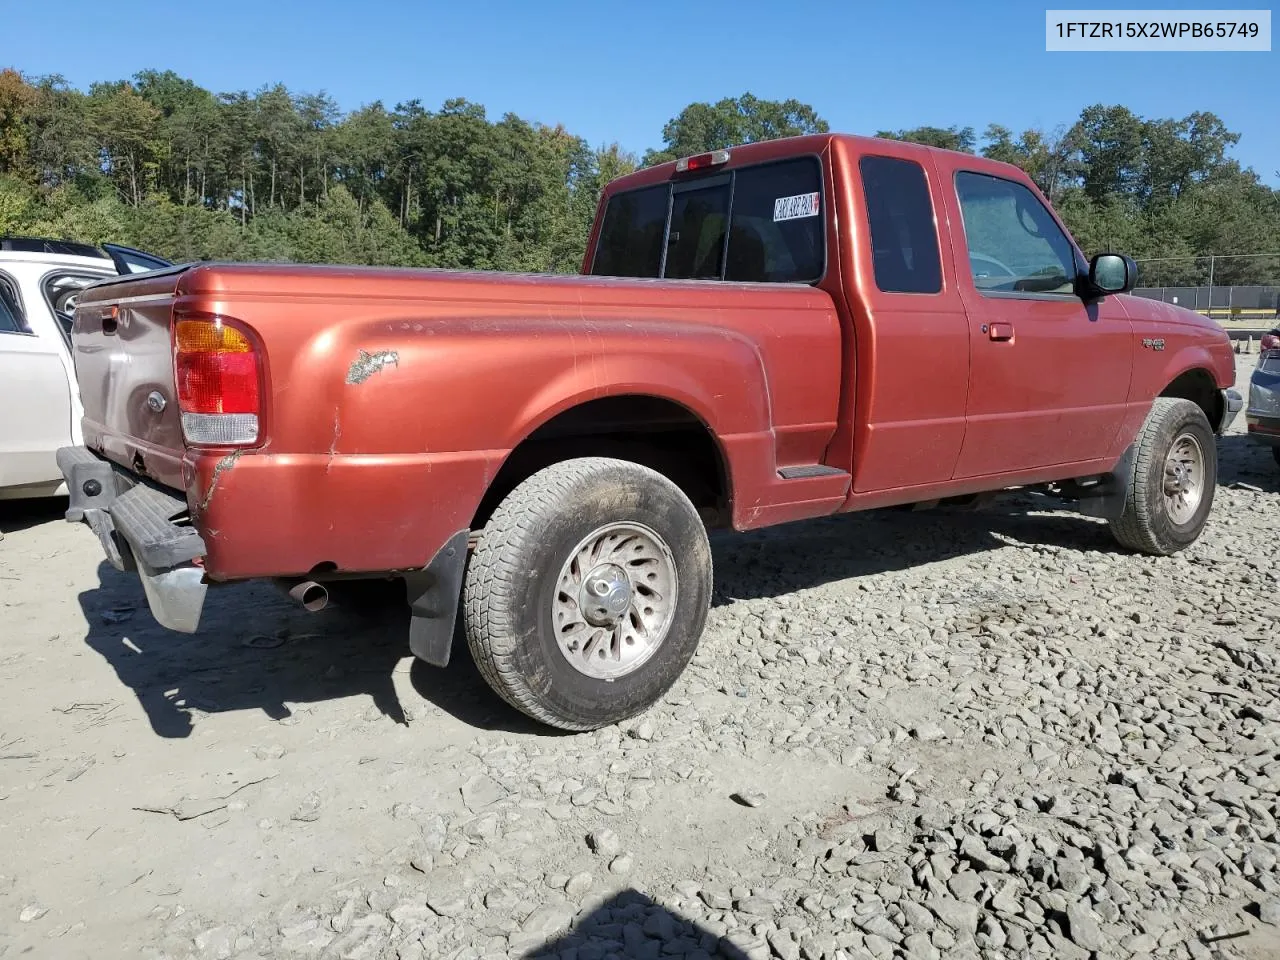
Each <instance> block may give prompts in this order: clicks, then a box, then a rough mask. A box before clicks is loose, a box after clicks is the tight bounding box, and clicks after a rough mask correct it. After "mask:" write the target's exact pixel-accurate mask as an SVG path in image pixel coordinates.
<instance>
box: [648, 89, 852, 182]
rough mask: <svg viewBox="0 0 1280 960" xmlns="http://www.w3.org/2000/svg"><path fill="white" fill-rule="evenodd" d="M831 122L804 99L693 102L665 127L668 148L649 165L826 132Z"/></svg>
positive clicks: (650, 159)
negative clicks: (727, 148)
mask: <svg viewBox="0 0 1280 960" xmlns="http://www.w3.org/2000/svg"><path fill="white" fill-rule="evenodd" d="M828 129H829V127H828V126H827V122H826V121H825V120H823V119H822V118H821V117H819V116H818V114H817V111H815V110H814V109H813V107H811V106H809V105H808V104H807V103H801V102H800V101H799V100H761V99H759V98H757V97H755V96H753V95H752V94H750V93H744V94H742V96H740V97H726V98H725V99H723V100H718V101H717V102H716V103H714V104H711V103H691V104H689V106H687V107H685V108H684V109H683V110H681V111H680V114H679V115H678V116H676V117H674V118H673V119H672V120H670V121H669V122H668V123H667V125H666V126H665V127H663V128H662V140H663V143H664V144H665V146H664V147H663V148H662V149H661V150H649V151H647V152H646V153H645V156H644V165H645V166H653V165H655V164H659V163H666V162H667V161H669V160H674V159H676V158H677V157H686V156H689V155H691V154H695V153H705V152H706V151H708V150H720V149H723V148H725V147H732V146H734V145H735V144H740V143H757V142H759V141H761V140H777V139H779V138H781V137H795V136H800V135H801V134H806V133H826V132H827V131H828Z"/></svg>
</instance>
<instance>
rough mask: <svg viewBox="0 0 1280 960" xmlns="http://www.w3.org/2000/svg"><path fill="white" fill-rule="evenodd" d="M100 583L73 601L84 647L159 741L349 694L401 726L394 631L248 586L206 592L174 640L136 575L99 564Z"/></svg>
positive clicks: (278, 716)
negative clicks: (208, 721) (219, 721)
mask: <svg viewBox="0 0 1280 960" xmlns="http://www.w3.org/2000/svg"><path fill="white" fill-rule="evenodd" d="M98 577H99V581H100V586H99V587H98V588H97V589H95V590H90V591H86V592H84V593H82V594H80V597H79V599H80V605H81V609H82V610H83V612H84V616H85V619H86V621H87V622H88V632H87V635H86V636H85V643H86V644H87V645H88V646H89V648H90V649H92V650H93V651H95V652H96V653H98V654H99V655H101V656H102V658H103V659H104V660H106V661H107V662H108V663H109V664H110V665H111V667H112V668H113V669H114V670H115V672H116V675H117V676H118V677H119V678H120V682H121V683H123V684H124V685H125V686H127V687H129V688H130V689H131V690H133V692H134V695H135V696H137V698H138V702H139V703H140V704H141V705H142V707H143V709H144V710H145V711H146V714H147V718H148V720H149V721H150V723H151V728H152V730H154V731H155V733H156V734H158V735H159V736H162V737H186V736H189V735H190V733H191V730H192V727H193V723H194V719H195V717H196V716H197V715H198V714H200V713H222V712H228V711H235V710H245V709H256V710H261V711H262V712H263V713H265V714H266V715H267V716H269V717H271V718H272V719H275V720H285V719H287V718H289V717H290V716H291V715H292V712H293V711H292V708H291V705H296V704H305V703H312V702H317V701H323V700H333V699H340V698H345V697H353V696H366V697H368V698H370V700H371V701H372V703H373V706H374V707H375V708H376V709H377V710H378V711H379V712H381V713H382V714H383V715H385V716H388V717H390V718H391V719H393V720H395V721H396V722H398V723H405V722H407V721H406V717H405V712H404V708H403V706H402V704H401V703H400V700H399V697H398V696H397V694H396V691H395V686H394V684H393V682H392V676H393V672H394V670H395V668H396V665H397V664H398V663H399V662H400V660H401V659H402V657H403V656H404V654H405V653H407V651H405V650H403V649H402V647H403V646H404V644H403V642H402V637H403V633H402V632H400V631H396V630H391V629H378V628H377V627H376V625H374V624H370V622H369V621H368V619H367V618H365V619H362V618H359V617H353V616H350V615H347V614H345V613H343V612H339V611H336V610H335V611H334V612H333V613H329V612H328V611H326V612H324V613H321V614H318V615H317V614H309V613H306V612H305V611H303V610H302V609H301V608H300V607H298V606H296V605H295V604H294V603H293V602H292V601H290V600H289V599H288V598H287V597H284V596H283V595H282V594H279V593H278V591H276V590H275V589H274V588H272V587H270V586H268V585H264V584H258V583H249V584H238V585H235V586H228V587H222V588H218V589H212V590H210V591H209V593H208V597H207V600H206V603H205V611H204V616H203V617H202V619H201V625H200V629H199V631H198V632H196V633H194V634H179V633H173V632H171V631H168V630H165V629H163V628H161V627H160V626H158V625H157V624H156V623H155V621H154V620H152V618H151V613H150V611H149V610H148V609H147V601H146V597H145V596H144V594H143V592H142V587H141V584H140V583H139V582H138V579H137V578H136V577H134V576H125V575H124V574H121V573H119V572H117V571H116V570H115V569H114V568H113V567H112V566H111V565H110V564H108V563H106V562H105V561H104V562H103V563H102V564H101V565H100V566H99V568H98ZM406 619H407V617H406ZM371 627H372V628H371Z"/></svg>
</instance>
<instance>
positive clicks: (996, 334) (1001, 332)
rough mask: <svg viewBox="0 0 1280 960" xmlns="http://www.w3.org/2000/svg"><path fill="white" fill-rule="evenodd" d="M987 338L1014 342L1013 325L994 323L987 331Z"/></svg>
mask: <svg viewBox="0 0 1280 960" xmlns="http://www.w3.org/2000/svg"><path fill="white" fill-rule="evenodd" d="M987 336H989V337H990V338H991V339H992V340H1012V339H1013V324H1012V323H993V324H991V326H990V327H989V328H988V330H987Z"/></svg>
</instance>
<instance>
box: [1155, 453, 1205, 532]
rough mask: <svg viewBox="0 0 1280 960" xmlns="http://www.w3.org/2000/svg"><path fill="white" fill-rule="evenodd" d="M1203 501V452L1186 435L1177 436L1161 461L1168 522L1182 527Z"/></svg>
mask: <svg viewBox="0 0 1280 960" xmlns="http://www.w3.org/2000/svg"><path fill="white" fill-rule="evenodd" d="M1203 498H1204V450H1203V449H1201V447H1200V441H1199V440H1197V439H1196V438H1195V437H1194V436H1192V435H1191V434H1189V433H1183V434H1180V435H1179V436H1178V438H1177V439H1176V440H1174V441H1173V444H1172V445H1171V446H1170V447H1169V455H1168V456H1167V457H1165V461H1164V502H1165V507H1166V508H1167V509H1168V511H1169V518H1170V519H1171V520H1173V522H1174V523H1176V524H1179V525H1181V524H1184V523H1187V522H1188V521H1190V520H1191V518H1192V517H1193V516H1195V512H1196V510H1197V509H1198V508H1199V506H1200V501H1201V500H1202V499H1203Z"/></svg>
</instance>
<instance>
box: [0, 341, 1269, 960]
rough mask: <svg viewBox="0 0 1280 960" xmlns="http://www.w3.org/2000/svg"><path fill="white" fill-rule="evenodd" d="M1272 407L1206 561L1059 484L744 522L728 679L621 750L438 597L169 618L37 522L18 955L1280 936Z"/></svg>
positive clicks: (11, 626)
mask: <svg viewBox="0 0 1280 960" xmlns="http://www.w3.org/2000/svg"><path fill="white" fill-rule="evenodd" d="M1253 360H1254V357H1244V356H1242V357H1241V358H1240V365H1239V369H1240V371H1241V377H1240V382H1241V384H1247V377H1248V370H1249V367H1250V366H1251V365H1252V362H1253ZM1242 429H1243V423H1242V422H1239V421H1238V422H1237V424H1236V427H1235V429H1234V431H1233V435H1231V436H1229V437H1226V438H1224V439H1223V440H1222V441H1221V443H1220V451H1221V475H1220V478H1219V481H1220V485H1219V487H1218V490H1217V498H1218V499H1217V503H1216V506H1215V514H1214V518H1213V520H1212V521H1211V525H1210V527H1209V529H1208V531H1207V533H1206V535H1205V536H1204V537H1203V538H1202V540H1201V541H1200V542H1199V543H1198V544H1196V545H1195V546H1194V547H1193V548H1192V549H1190V550H1188V551H1187V552H1186V553H1185V554H1182V555H1180V556H1178V557H1176V558H1171V559H1162V560H1154V559H1149V558H1143V557H1136V556H1130V555H1126V554H1124V553H1122V552H1120V551H1119V550H1118V549H1117V548H1115V547H1114V546H1113V545H1112V541H1111V540H1110V538H1109V536H1108V534H1107V532H1106V529H1105V525H1102V524H1100V523H1098V522H1096V521H1091V520H1088V519H1084V518H1080V517H1077V516H1074V515H1071V514H1066V513H1057V512H1051V511H1047V510H1046V509H1045V507H1046V504H1044V503H1043V502H1036V501H1033V500H1031V499H1030V498H1024V499H1022V500H1012V501H1008V502H1003V503H1001V504H998V505H996V506H991V507H988V508H986V509H984V510H982V511H978V512H971V513H963V512H947V513H943V512H926V513H898V512H894V513H884V514H870V515H863V516H855V517H845V518H839V519H834V520H827V521H821V522H813V523H805V524H800V525H797V526H794V527H790V528H782V529H777V530H773V531H766V532H762V533H759V534H753V535H749V536H743V537H737V538H727V539H723V540H721V541H719V542H718V543H717V545H716V553H715V559H716V564H717V595H716V599H715V607H714V610H713V611H712V615H711V619H710V626H709V629H708V631H707V634H706V637H705V640H704V643H703V646H702V648H701V650H700V652H699V654H698V656H697V657H696V658H695V661H694V663H693V665H692V667H691V668H690V670H689V672H688V673H687V674H686V675H685V677H684V678H683V679H682V681H681V682H680V683H678V684H677V686H676V687H675V689H674V690H673V691H672V693H671V695H670V696H669V697H668V698H667V700H666V701H665V702H664V703H663V704H661V705H659V706H658V707H656V708H655V709H654V710H652V711H651V712H650V713H648V714H646V715H645V716H644V717H642V718H638V719H637V720H635V721H633V722H630V723H627V724H625V725H624V726H623V727H621V728H610V729H605V730H602V731H598V732H596V733H592V734H589V735H558V734H555V733H551V732H549V731H547V730H546V729H544V728H540V727H535V726H533V725H531V724H529V723H526V722H525V721H523V720H522V718H521V717H520V716H518V715H516V714H514V713H513V712H512V711H511V710H509V709H507V708H506V707H505V706H503V705H502V703H501V702H500V701H499V700H498V699H497V698H496V697H495V696H494V695H492V694H491V693H490V692H489V691H488V689H487V688H486V687H485V686H484V685H483V683H482V682H481V680H480V679H479V677H478V675H477V674H476V672H475V670H474V668H473V667H472V665H471V663H470V661H469V659H468V658H467V656H466V653H465V650H464V649H460V650H458V651H457V655H456V656H455V660H454V664H453V665H452V666H451V667H450V668H449V669H447V670H445V671H438V670H434V669H432V668H429V667H425V666H423V665H420V664H414V663H413V662H412V661H411V660H410V659H409V658H408V651H407V649H406V648H405V641H404V639H403V637H404V625H405V620H404V617H403V616H401V615H395V616H391V615H388V616H385V617H384V618H383V619H381V620H372V619H370V618H368V617H363V618H362V617H361V616H359V615H357V614H354V613H345V612H342V611H340V610H337V609H332V608H331V609H330V610H326V611H324V612H322V613H320V614H315V615H311V614H307V613H305V612H302V611H300V610H298V609H296V608H295V607H293V606H292V605H291V604H290V602H289V601H288V600H287V599H286V598H284V597H283V596H282V595H279V594H277V593H276V592H275V591H274V590H272V589H271V588H270V587H262V586H256V585H255V586H249V587H235V588H229V589H226V590H223V591H219V592H216V593H213V594H211V597H210V601H209V607H208V619H207V620H206V622H205V625H204V627H203V629H202V630H201V631H200V633H199V634H197V635H195V636H191V637H183V636H178V635H174V634H168V633H166V632H164V631H162V630H160V629H158V628H157V627H156V626H155V625H154V624H153V623H152V622H151V620H150V617H149V615H148V614H147V612H146V607H145V603H144V601H143V599H142V596H141V592H140V590H139V588H138V587H137V585H136V582H131V581H130V580H128V579H126V578H125V577H122V576H120V575H117V574H116V573H115V572H114V571H112V570H111V569H110V567H108V566H107V565H106V564H105V563H104V562H102V561H101V554H100V551H99V548H98V546H97V543H96V541H95V540H94V538H93V537H92V535H91V534H90V533H89V531H88V530H87V529H86V528H84V527H80V526H72V525H70V524H67V523H65V522H63V521H62V519H61V514H60V511H61V509H62V508H61V505H59V504H56V503H55V504H52V505H42V506H39V507H36V508H34V509H33V508H31V507H27V508H24V509H23V510H15V509H14V508H13V507H12V505H10V506H8V507H6V508H5V510H4V512H3V513H0V527H2V528H3V529H4V530H5V539H4V540H3V541H2V542H0V637H2V638H3V643H2V644H0V831H2V832H0V956H3V957H20V956H21V957H50V958H58V960H73V958H80V957H85V958H90V957H92V958H95V960H106V958H113V957H169V958H175V960H177V958H186V957H196V958H201V960H204V958H250V957H295V956H296V957H323V958H328V957H334V958H365V960H373V958H382V957H395V958H399V960H409V958H421V957H436V956H440V957H451V958H460V960H476V958H480V957H501V956H540V955H557V954H558V955H559V956H560V957H564V958H566V960H600V958H605V957H610V956H627V957H639V958H650V960H656V958H658V957H659V956H660V955H668V956H679V955H686V956H687V957H689V958H691V960H699V958H706V957H707V956H709V955H711V956H714V955H716V954H717V953H720V954H722V955H727V956H732V957H738V956H743V955H745V956H748V957H751V958H765V957H768V956H770V955H774V956H777V957H780V958H782V960H796V958H799V957H806V958H812V960H823V958H836V957H850V958H852V957H866V956H874V957H895V956H906V957H912V958H939V957H943V956H946V957H953V956H959V957H965V956H979V955H981V956H993V957H996V956H1009V957H1025V956H1034V957H1054V958H1068V960H1071V958H1083V957H1087V956H1089V955H1093V956H1097V957H1125V956H1130V955H1153V956H1170V957H1188V956H1189V957H1207V956H1213V955H1222V956H1232V957H1235V956H1239V957H1248V958H1262V957H1280V926H1276V925H1277V924H1280V871H1278V870H1277V857H1278V856H1280V836H1278V835H1277V826H1276V818H1277V816H1280V811H1278V810H1277V793H1278V792H1280V790H1278V788H1280V702H1278V701H1277V697H1276V694H1277V690H1278V689H1280V678H1278V677H1277V672H1276V665H1277V652H1278V650H1280V624H1278V621H1277V617H1278V616H1280V608H1277V606H1276V602H1275V601H1276V596H1277V571H1276V564H1275V559H1276V547H1275V542H1276V540H1275V538H1276V534H1277V529H1278V528H1280V509H1278V506H1280V505H1278V503H1277V496H1278V493H1280V469H1277V468H1276V466H1275V464H1274V463H1273V462H1272V459H1271V457H1270V456H1269V455H1268V454H1267V452H1266V451H1264V450H1261V449H1258V448H1255V447H1253V446H1251V445H1249V444H1248V443H1247V441H1246V440H1245V439H1244V438H1243V437H1242V436H1240V435H1239V431H1240V430H1242Z"/></svg>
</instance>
